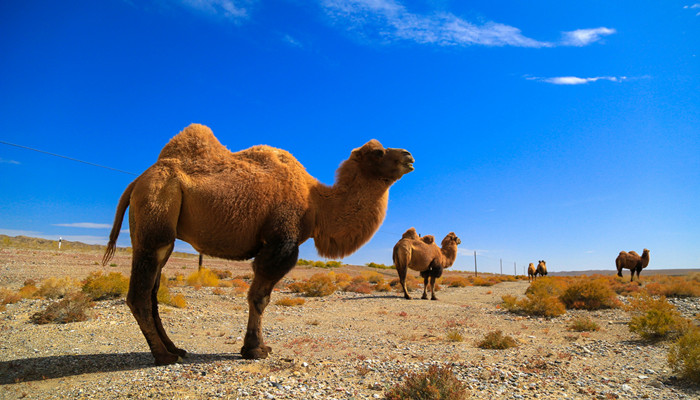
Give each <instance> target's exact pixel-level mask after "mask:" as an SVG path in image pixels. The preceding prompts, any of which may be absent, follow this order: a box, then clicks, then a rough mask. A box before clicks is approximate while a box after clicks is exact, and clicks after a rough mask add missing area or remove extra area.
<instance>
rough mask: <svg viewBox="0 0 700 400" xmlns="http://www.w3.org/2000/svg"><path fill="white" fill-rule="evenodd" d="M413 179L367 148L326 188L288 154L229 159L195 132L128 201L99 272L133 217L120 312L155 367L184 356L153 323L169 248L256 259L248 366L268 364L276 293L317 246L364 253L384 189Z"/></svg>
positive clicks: (399, 161) (332, 254) (134, 186)
mask: <svg viewBox="0 0 700 400" xmlns="http://www.w3.org/2000/svg"><path fill="white" fill-rule="evenodd" d="M410 171H413V157H412V156H411V154H410V153H409V152H408V151H406V150H402V149H385V148H384V147H382V145H381V144H380V143H379V142H378V141H376V140H371V141H369V142H367V143H366V144H365V145H364V146H362V147H360V148H357V149H355V150H353V151H352V153H351V154H350V158H348V159H347V160H345V161H344V162H343V163H342V164H341V165H340V167H339V168H338V171H337V172H336V182H335V184H334V185H333V186H332V187H329V186H326V185H324V184H322V183H320V182H318V181H317V180H316V179H315V178H313V177H312V176H311V175H309V174H308V173H307V172H306V170H305V169H304V167H303V166H302V165H301V164H300V163H299V162H298V161H297V160H296V159H295V158H294V157H293V156H292V155H291V154H289V153H288V152H286V151H284V150H280V149H276V148H272V147H268V146H255V147H251V148H249V149H247V150H243V151H239V152H237V153H231V152H230V151H229V150H227V149H226V148H225V147H224V146H222V145H221V143H219V141H218V140H217V139H216V138H215V137H214V135H213V133H212V132H211V130H210V129H209V128H207V127H206V126H203V125H198V124H192V125H190V126H189V127H187V128H185V129H184V130H183V131H182V132H180V133H179V134H178V135H176V136H175V137H173V138H172V139H171V140H170V142H169V143H168V144H167V145H166V146H165V147H164V148H163V150H162V151H161V153H160V156H159V157H158V160H157V161H156V163H155V164H154V165H152V166H151V167H150V168H148V169H147V170H146V171H145V172H144V173H143V174H141V175H140V176H139V177H138V178H136V180H134V181H133V182H132V183H131V184H130V185H129V186H128V187H127V188H126V190H125V191H124V193H123V194H122V196H121V199H120V200H119V205H118V206H117V211H116V216H115V219H114V226H113V227H112V232H111V234H110V240H109V244H108V246H107V251H106V253H105V256H104V259H103V262H104V263H107V262H108V261H109V259H110V258H111V257H112V255H113V254H114V250H115V246H116V240H117V236H118V235H119V230H120V228H121V224H122V220H123V218H124V213H125V212H126V209H127V207H129V231H130V233H131V243H132V246H133V259H132V270H131V280H130V283H129V292H128V295H127V299H126V302H127V304H128V305H129V308H130V309H131V311H132V313H133V314H134V317H135V318H136V321H137V322H138V324H139V327H140V328H141V331H142V332H143V335H144V336H145V337H146V341H147V342H148V345H149V346H150V348H151V353H152V354H153V356H154V357H155V362H156V364H158V365H160V364H171V363H174V362H176V361H178V360H179V359H180V357H183V356H185V354H186V351H185V350H182V349H180V348H178V347H176V346H175V345H174V344H173V342H172V341H171V340H170V339H169V338H168V335H167V334H166V332H165V329H163V325H162V323H161V320H160V316H159V314H158V300H157V293H158V287H159V284H160V277H161V269H162V268H163V266H164V265H165V263H166V261H167V260H168V257H169V256H170V254H171V252H172V251H173V245H174V242H175V239H176V238H177V239H181V240H184V241H185V242H187V243H189V244H191V245H192V247H194V248H195V249H196V250H197V251H198V252H200V253H202V254H206V255H209V256H214V257H220V258H225V259H229V260H245V259H250V258H254V261H253V264H252V266H253V272H254V277H253V282H252V284H251V287H250V290H249V292H248V304H249V314H248V328H247V332H246V335H245V339H244V341H243V347H242V348H241V355H242V356H243V357H244V358H265V357H267V355H268V353H270V351H271V349H270V347H269V346H266V345H265V343H264V342H263V338H262V324H261V322H262V314H263V312H264V310H265V307H266V306H267V304H268V303H269V301H270V293H271V292H272V288H273V286H274V285H275V283H277V282H278V281H279V280H280V279H281V278H282V277H283V276H284V275H285V274H287V272H289V271H290V270H291V269H292V268H293V267H294V265H295V264H296V261H297V258H298V254H299V245H300V244H302V243H304V242H305V241H306V240H307V239H309V238H313V239H314V243H315V246H316V249H317V250H318V252H319V254H320V255H321V256H323V257H327V258H341V257H344V256H347V255H349V254H351V253H353V252H354V251H355V250H357V249H358V248H359V247H360V246H362V245H363V244H364V243H366V242H367V241H368V240H369V239H370V238H371V237H372V235H374V232H376V230H377V229H378V228H379V226H380V225H381V223H382V221H383V220H384V216H385V213H386V208H387V202H388V196H389V187H390V186H391V185H392V184H393V183H394V182H396V181H397V180H398V179H399V178H401V176H403V175H404V174H406V173H408V172H410Z"/></svg>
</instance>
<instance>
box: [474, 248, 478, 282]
mask: <svg viewBox="0 0 700 400" xmlns="http://www.w3.org/2000/svg"><path fill="white" fill-rule="evenodd" d="M474 276H478V273H477V272H476V250H474Z"/></svg>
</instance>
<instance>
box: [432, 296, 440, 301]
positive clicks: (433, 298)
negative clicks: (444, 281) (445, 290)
mask: <svg viewBox="0 0 700 400" xmlns="http://www.w3.org/2000/svg"><path fill="white" fill-rule="evenodd" d="M437 299H438V298H437V297H435V296H433V297H431V298H430V300H437Z"/></svg>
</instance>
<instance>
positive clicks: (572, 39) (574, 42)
mask: <svg viewBox="0 0 700 400" xmlns="http://www.w3.org/2000/svg"><path fill="white" fill-rule="evenodd" d="M613 33H616V31H615V29H610V28H605V27H600V28H595V29H577V30H575V31H571V32H563V33H562V36H563V37H562V40H561V44H562V45H564V46H577V47H583V46H588V45H589V44H591V43H595V42H597V41H599V40H600V39H602V37H603V36H608V35H612V34H613Z"/></svg>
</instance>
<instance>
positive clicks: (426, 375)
mask: <svg viewBox="0 0 700 400" xmlns="http://www.w3.org/2000/svg"><path fill="white" fill-rule="evenodd" d="M467 394H468V393H467V387H466V385H465V384H464V383H462V382H461V381H460V380H459V379H457V377H456V376H455V375H454V373H452V369H451V368H449V367H439V366H437V365H431V366H430V367H429V368H428V370H427V371H426V372H423V373H418V372H415V373H412V374H410V375H409V376H408V377H406V380H405V381H404V382H403V383H400V384H397V385H396V386H394V387H393V388H391V389H390V390H389V391H388V392H386V393H385V395H386V398H387V400H413V399H415V400H464V399H466V398H467Z"/></svg>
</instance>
